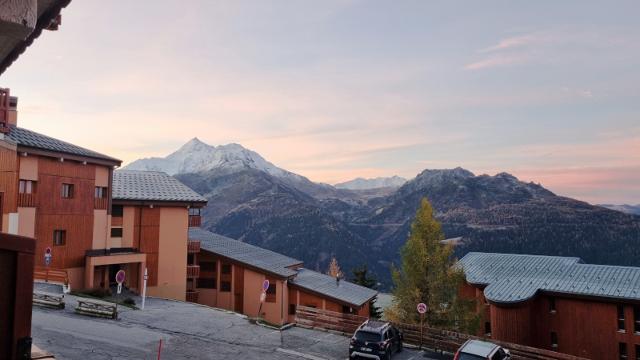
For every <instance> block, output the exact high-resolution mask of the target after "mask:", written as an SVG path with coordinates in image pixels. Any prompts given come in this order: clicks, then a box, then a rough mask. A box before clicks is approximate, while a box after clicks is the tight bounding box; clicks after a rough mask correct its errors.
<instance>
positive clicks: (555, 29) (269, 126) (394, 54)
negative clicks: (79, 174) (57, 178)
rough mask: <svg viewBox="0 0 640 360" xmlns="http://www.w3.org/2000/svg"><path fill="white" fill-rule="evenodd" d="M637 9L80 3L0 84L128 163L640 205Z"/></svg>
mask: <svg viewBox="0 0 640 360" xmlns="http://www.w3.org/2000/svg"><path fill="white" fill-rule="evenodd" d="M639 11H640V3H638V2H637V1H635V0H634V1H616V2H602V1H562V2H557V1H526V2H525V1H471V0H470V1H355V0H353V1H351V0H345V1H329V0H323V1H305V0H299V1H293V0H292V1H268V2H267V1H258V0H255V1H239V0H233V1H212V0H200V1H198V0H190V1H165V0H153V1H150V0H146V1H143V0H136V1H129V0H127V1H125V0H110V1H99V0H76V1H73V2H72V3H71V4H70V5H69V6H68V7H67V8H66V9H64V10H63V13H62V26H61V27H60V29H59V30H58V31H56V32H45V33H43V35H42V36H41V37H40V38H39V39H38V40H37V41H36V42H35V43H34V44H33V45H32V46H31V47H30V48H29V49H28V50H27V52H26V53H25V54H23V56H22V57H21V58H20V59H19V60H18V61H17V62H16V63H14V64H13V65H12V66H11V67H10V68H9V69H8V70H7V71H6V72H5V73H4V74H3V75H2V77H1V78H0V85H1V86H3V87H9V88H11V92H12V95H16V96H18V97H19V108H18V110H19V124H20V126H23V127H26V128H29V129H32V130H34V131H38V132H42V133H45V134H47V135H50V136H54V137H57V138H60V139H63V140H66V141H69V142H72V143H75V144H78V145H81V146H85V147H88V148H91V149H93V150H96V151H100V152H103V153H106V154H109V155H112V156H115V157H118V158H120V159H122V160H123V161H124V163H125V164H126V163H128V162H131V161H133V160H135V159H138V158H143V157H150V156H166V155H167V154H169V153H171V152H172V151H174V150H175V149H177V148H178V147H180V145H182V144H183V143H185V142H187V141H188V140H190V139H191V138H193V137H196V136H197V137H198V138H199V139H201V140H203V141H205V142H207V143H209V144H212V145H220V144H227V143H232V142H234V143H240V144H242V145H243V146H245V147H247V148H250V149H252V150H255V151H257V152H258V153H260V154H261V155H262V156H264V157H265V158H266V159H268V160H269V161H271V162H273V163H274V164H276V165H278V166H280V167H282V168H285V169H287V170H290V171H293V172H296V173H299V174H301V175H304V176H307V177H308V178H310V179H311V180H313V181H320V182H326V183H337V182H342V181H346V180H349V179H352V178H355V177H377V176H391V175H400V176H404V177H406V178H412V177H414V176H415V175H416V174H418V173H419V172H421V171H422V170H424V169H427V168H428V169H435V168H453V167H457V166H461V167H464V168H466V169H469V170H471V171H473V172H474V173H476V174H485V173H486V174H490V175H493V174H496V173H499V172H503V171H505V172H509V173H512V174H514V175H515V176H517V177H519V178H520V179H521V180H524V181H533V182H536V183H541V184H542V185H544V186H545V187H547V188H549V189H551V190H552V191H554V192H556V193H557V194H560V195H564V196H570V197H574V198H577V199H580V200H584V201H588V202H591V203H632V204H636V203H640V22H639V21H637V14H638V12H639Z"/></svg>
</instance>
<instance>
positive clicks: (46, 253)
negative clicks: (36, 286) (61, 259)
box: [44, 247, 51, 282]
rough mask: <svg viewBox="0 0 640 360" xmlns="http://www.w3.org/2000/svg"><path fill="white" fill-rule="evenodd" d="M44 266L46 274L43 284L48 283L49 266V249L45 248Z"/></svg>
mask: <svg viewBox="0 0 640 360" xmlns="http://www.w3.org/2000/svg"><path fill="white" fill-rule="evenodd" d="M44 265H45V266H46V267H47V274H46V276H45V277H44V282H49V265H51V248H50V247H47V248H46V249H45V250H44Z"/></svg>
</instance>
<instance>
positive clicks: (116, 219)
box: [111, 216, 122, 226]
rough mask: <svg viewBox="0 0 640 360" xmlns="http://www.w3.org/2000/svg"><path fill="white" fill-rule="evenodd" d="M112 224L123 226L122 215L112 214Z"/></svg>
mask: <svg viewBox="0 0 640 360" xmlns="http://www.w3.org/2000/svg"><path fill="white" fill-rule="evenodd" d="M111 226H122V216H112V217H111Z"/></svg>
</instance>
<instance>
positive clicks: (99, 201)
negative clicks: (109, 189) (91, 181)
mask: <svg viewBox="0 0 640 360" xmlns="http://www.w3.org/2000/svg"><path fill="white" fill-rule="evenodd" d="M108 205H109V199H108V198H106V197H104V198H93V208H94V209H97V210H107V206H108Z"/></svg>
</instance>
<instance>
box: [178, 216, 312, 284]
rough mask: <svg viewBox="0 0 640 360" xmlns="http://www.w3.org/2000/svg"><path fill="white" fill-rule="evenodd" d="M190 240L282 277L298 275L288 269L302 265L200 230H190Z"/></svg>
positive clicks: (265, 250) (282, 256) (288, 258)
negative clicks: (198, 241) (197, 241)
mask: <svg viewBox="0 0 640 360" xmlns="http://www.w3.org/2000/svg"><path fill="white" fill-rule="evenodd" d="M189 239H191V240H200V248H201V249H204V250H206V251H209V252H212V253H215V254H218V255H221V256H224V257H227V258H229V259H232V260H235V261H238V262H240V263H243V264H247V265H250V266H253V267H255V268H258V269H261V270H264V271H266V272H269V273H272V274H276V275H280V276H282V277H287V278H288V277H291V276H294V275H296V274H297V272H296V271H295V270H292V269H288V268H287V267H289V266H294V265H300V264H302V261H300V260H296V259H293V258H290V257H288V256H284V255H282V254H278V253H276V252H273V251H271V250H267V249H263V248H260V247H257V246H253V245H251V244H247V243H244V242H242V241H238V240H234V239H231V238H228V237H226V236H222V235H219V234H214V233H212V232H210V231H207V230H203V229H200V228H191V229H189Z"/></svg>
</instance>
